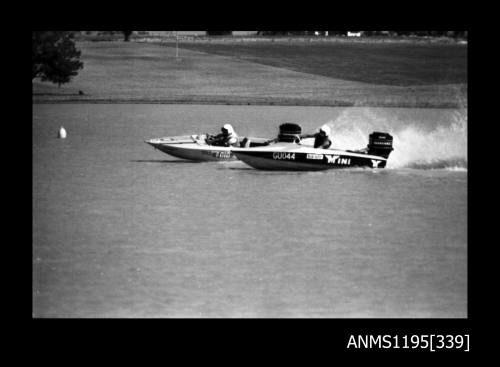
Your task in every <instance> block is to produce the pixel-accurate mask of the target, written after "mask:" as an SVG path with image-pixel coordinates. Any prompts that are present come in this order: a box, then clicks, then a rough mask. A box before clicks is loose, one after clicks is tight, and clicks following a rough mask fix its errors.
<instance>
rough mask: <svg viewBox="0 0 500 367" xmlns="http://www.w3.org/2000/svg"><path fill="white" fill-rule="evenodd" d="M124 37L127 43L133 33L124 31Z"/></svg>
mask: <svg viewBox="0 0 500 367" xmlns="http://www.w3.org/2000/svg"><path fill="white" fill-rule="evenodd" d="M122 33H123V36H124V37H125V42H128V41H129V38H130V35H131V34H132V31H122Z"/></svg>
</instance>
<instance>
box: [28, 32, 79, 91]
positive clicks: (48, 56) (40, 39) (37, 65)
mask: <svg viewBox="0 0 500 367" xmlns="http://www.w3.org/2000/svg"><path fill="white" fill-rule="evenodd" d="M80 55H81V51H79V50H77V48H76V46H75V41H74V40H73V33H71V32H66V31H33V32H32V57H31V59H32V63H33V67H32V79H31V80H33V79H35V78H36V77H41V79H42V81H46V80H48V81H50V82H52V83H55V84H57V85H58V86H59V87H61V84H64V83H68V82H69V81H70V80H71V78H72V77H73V76H75V75H77V74H78V70H80V69H82V68H83V62H81V61H80Z"/></svg>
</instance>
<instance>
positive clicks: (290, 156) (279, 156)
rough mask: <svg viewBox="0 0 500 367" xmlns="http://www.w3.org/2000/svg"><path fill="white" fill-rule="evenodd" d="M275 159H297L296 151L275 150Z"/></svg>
mask: <svg viewBox="0 0 500 367" xmlns="http://www.w3.org/2000/svg"><path fill="white" fill-rule="evenodd" d="M273 159H289V160H295V153H285V152H274V153H273Z"/></svg>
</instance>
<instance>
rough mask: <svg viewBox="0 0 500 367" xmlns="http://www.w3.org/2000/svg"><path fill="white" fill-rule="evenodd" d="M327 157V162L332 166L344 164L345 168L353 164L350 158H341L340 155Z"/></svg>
mask: <svg viewBox="0 0 500 367" xmlns="http://www.w3.org/2000/svg"><path fill="white" fill-rule="evenodd" d="M325 157H326V159H327V162H328V163H330V164H342V165H345V166H348V165H350V164H351V159H350V158H344V157H341V156H339V155H330V154H325Z"/></svg>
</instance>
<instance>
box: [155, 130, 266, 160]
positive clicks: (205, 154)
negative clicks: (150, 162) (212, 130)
mask: <svg viewBox="0 0 500 367" xmlns="http://www.w3.org/2000/svg"><path fill="white" fill-rule="evenodd" d="M206 139H207V135H206V134H200V135H183V136H169V137H164V138H156V139H150V140H146V141H145V143H147V144H149V145H151V146H153V147H154V148H155V149H158V150H160V151H162V152H163V153H167V154H170V155H172V156H174V157H177V158H182V159H188V160H192V161H198V162H210V161H228V160H237V159H238V158H236V156H235V155H234V153H233V152H232V150H231V147H224V146H215V145H210V144H207V142H206ZM249 139H251V141H252V143H251V144H250V146H255V145H257V144H259V142H265V141H267V139H262V138H249ZM243 141H245V140H243Z"/></svg>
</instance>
